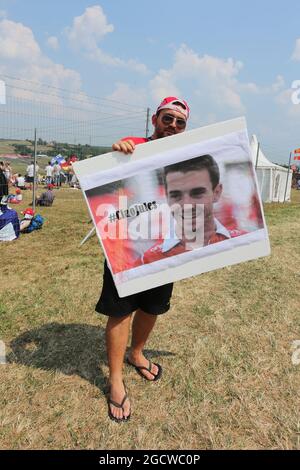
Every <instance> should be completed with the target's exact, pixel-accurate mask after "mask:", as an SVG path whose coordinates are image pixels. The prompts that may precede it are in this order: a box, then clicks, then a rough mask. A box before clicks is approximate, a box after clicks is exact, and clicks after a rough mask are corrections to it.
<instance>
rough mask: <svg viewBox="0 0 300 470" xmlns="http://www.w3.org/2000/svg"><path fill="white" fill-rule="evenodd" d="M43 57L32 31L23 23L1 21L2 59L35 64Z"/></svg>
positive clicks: (0, 48) (0, 49)
mask: <svg viewBox="0 0 300 470" xmlns="http://www.w3.org/2000/svg"><path fill="white" fill-rule="evenodd" d="M40 55H41V50H40V47H39V45H38V44H37V42H36V41H35V39H34V36H33V34H32V31H31V29H30V28H27V27H26V26H24V25H23V24H22V23H16V22H14V21H10V20H7V19H4V20H2V21H0V57H1V59H2V60H15V61H20V62H21V63H27V62H33V61H35V60H37V58H38V57H39V56H40Z"/></svg>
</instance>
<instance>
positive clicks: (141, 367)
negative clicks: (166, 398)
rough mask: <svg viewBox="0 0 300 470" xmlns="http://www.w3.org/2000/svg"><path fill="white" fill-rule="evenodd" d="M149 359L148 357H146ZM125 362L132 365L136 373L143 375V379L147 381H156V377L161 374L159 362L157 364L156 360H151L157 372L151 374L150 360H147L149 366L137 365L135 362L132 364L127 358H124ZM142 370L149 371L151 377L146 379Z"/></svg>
mask: <svg viewBox="0 0 300 470" xmlns="http://www.w3.org/2000/svg"><path fill="white" fill-rule="evenodd" d="M148 360H149V359H148ZM126 362H127V364H129V365H130V366H132V367H134V368H135V370H136V371H137V373H138V374H139V375H140V376H141V377H143V378H144V379H146V380H148V381H149V382H156V381H157V380H158V379H160V377H161V375H162V367H161V365H160V364H157V363H156V362H153V364H154V365H155V366H156V367H157V368H158V372H157V374H156V375H155V374H153V372H151V368H152V362H151V361H149V366H148V367H144V366H137V365H136V364H133V363H132V362H130V361H129V359H128V358H127V359H126ZM142 370H147V371H148V372H150V374H151V375H153V377H154V378H153V379H148V378H147V377H146V376H145V374H143V372H141V371H142Z"/></svg>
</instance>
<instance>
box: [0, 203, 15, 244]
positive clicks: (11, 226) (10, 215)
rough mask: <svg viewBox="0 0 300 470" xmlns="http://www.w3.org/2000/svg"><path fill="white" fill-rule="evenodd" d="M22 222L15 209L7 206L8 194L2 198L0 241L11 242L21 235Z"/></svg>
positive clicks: (0, 207) (0, 204)
mask: <svg viewBox="0 0 300 470" xmlns="http://www.w3.org/2000/svg"><path fill="white" fill-rule="evenodd" d="M19 234H20V222H19V218H18V214H17V212H16V211H15V210H13V209H10V208H9V207H7V196H3V197H2V198H0V242H10V241H12V240H15V239H16V238H18V237H19Z"/></svg>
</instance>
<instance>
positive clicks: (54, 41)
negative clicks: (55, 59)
mask: <svg viewBox="0 0 300 470" xmlns="http://www.w3.org/2000/svg"><path fill="white" fill-rule="evenodd" d="M47 44H48V46H49V47H50V48H51V49H54V50H57V49H58V48H59V42H58V39H57V37H56V36H50V37H49V38H48V39H47Z"/></svg>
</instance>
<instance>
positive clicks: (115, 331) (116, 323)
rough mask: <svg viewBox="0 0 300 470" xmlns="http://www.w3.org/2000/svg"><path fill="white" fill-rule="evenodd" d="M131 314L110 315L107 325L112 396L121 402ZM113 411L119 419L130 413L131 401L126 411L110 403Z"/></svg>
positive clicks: (127, 404) (125, 407) (127, 402)
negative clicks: (115, 316) (118, 316)
mask: <svg viewBox="0 0 300 470" xmlns="http://www.w3.org/2000/svg"><path fill="white" fill-rule="evenodd" d="M130 320H131V314H130V315H126V316H125V317H121V318H114V317H109V319H108V321H107V325H106V348H107V359H108V366H109V383H110V398H111V399H112V400H113V401H115V402H117V403H121V402H122V400H123V398H124V395H125V389H124V384H123V377H122V369H123V363H124V356H125V351H126V347H127V343H128V337H129V329H130ZM110 409H111V413H112V414H113V416H114V417H115V418H117V419H121V418H123V417H126V416H128V415H129V414H130V402H129V400H128V399H127V400H126V401H125V403H124V413H123V411H122V409H121V408H117V407H115V406H114V405H110Z"/></svg>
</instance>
